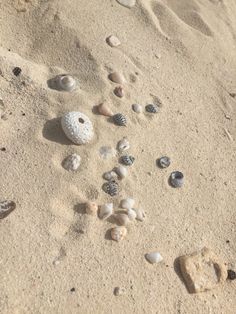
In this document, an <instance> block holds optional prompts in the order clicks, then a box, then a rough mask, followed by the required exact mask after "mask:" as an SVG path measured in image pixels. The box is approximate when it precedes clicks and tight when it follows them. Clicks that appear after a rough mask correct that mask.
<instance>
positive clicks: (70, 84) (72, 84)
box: [56, 74, 76, 92]
mask: <svg viewBox="0 0 236 314" xmlns="http://www.w3.org/2000/svg"><path fill="white" fill-rule="evenodd" d="M56 84H57V86H58V89H59V90H64V91H66V92H72V91H73V90H75V88H76V80H75V79H74V78H73V77H72V76H71V75H64V74H63V75H58V76H57V77H56Z"/></svg>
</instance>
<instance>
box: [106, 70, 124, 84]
mask: <svg viewBox="0 0 236 314" xmlns="http://www.w3.org/2000/svg"><path fill="white" fill-rule="evenodd" d="M108 77H109V79H110V80H111V81H112V82H114V83H117V84H124V83H125V82H126V79H125V77H124V75H123V74H122V73H119V72H113V73H111V74H109V76H108Z"/></svg>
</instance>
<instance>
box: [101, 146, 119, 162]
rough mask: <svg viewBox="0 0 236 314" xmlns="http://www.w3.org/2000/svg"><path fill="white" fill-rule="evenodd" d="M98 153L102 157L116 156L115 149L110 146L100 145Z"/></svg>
mask: <svg viewBox="0 0 236 314" xmlns="http://www.w3.org/2000/svg"><path fill="white" fill-rule="evenodd" d="M99 154H100V156H101V157H102V158H103V159H109V158H112V157H115V156H116V150H115V149H114V148H113V147H110V146H102V147H100V149H99Z"/></svg>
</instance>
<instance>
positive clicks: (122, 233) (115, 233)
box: [111, 226, 127, 242]
mask: <svg viewBox="0 0 236 314" xmlns="http://www.w3.org/2000/svg"><path fill="white" fill-rule="evenodd" d="M126 235H127V229H126V228H125V227H124V226H120V227H115V228H113V229H111V238H112V240H114V241H117V242H119V241H121V240H123V239H124V238H125V237H126Z"/></svg>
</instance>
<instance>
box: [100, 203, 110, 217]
mask: <svg viewBox="0 0 236 314" xmlns="http://www.w3.org/2000/svg"><path fill="white" fill-rule="evenodd" d="M112 214H113V203H107V204H104V205H102V206H101V207H100V210H99V218H100V219H107V218H108V217H110V216H111V215H112Z"/></svg>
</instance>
